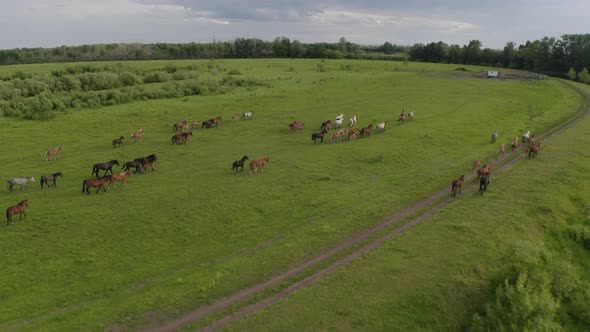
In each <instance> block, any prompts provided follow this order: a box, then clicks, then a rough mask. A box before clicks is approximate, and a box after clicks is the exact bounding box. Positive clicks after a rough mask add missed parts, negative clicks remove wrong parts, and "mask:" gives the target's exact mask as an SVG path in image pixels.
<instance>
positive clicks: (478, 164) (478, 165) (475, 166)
mask: <svg viewBox="0 0 590 332" xmlns="http://www.w3.org/2000/svg"><path fill="white" fill-rule="evenodd" d="M480 168H481V161H479V159H478V160H474V161H473V167H472V169H473V174H477V170H478V169H480Z"/></svg>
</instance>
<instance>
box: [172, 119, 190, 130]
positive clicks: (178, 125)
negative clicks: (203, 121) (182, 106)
mask: <svg viewBox="0 0 590 332" xmlns="http://www.w3.org/2000/svg"><path fill="white" fill-rule="evenodd" d="M188 127H189V124H188V122H187V121H186V120H183V121H181V122H176V123H175V124H174V126H172V131H179V130H182V131H184V130H185V128H187V129H188Z"/></svg>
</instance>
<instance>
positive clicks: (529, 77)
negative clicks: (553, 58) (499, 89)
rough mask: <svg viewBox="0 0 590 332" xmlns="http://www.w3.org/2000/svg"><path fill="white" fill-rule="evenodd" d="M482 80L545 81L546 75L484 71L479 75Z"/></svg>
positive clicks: (517, 71)
mask: <svg viewBox="0 0 590 332" xmlns="http://www.w3.org/2000/svg"><path fill="white" fill-rule="evenodd" d="M479 77H482V78H498V79H502V80H510V79H513V80H514V79H516V80H543V79H545V77H546V76H545V75H542V74H537V73H531V72H527V71H519V70H511V71H502V72H500V71H496V70H482V71H481V72H480V74H479Z"/></svg>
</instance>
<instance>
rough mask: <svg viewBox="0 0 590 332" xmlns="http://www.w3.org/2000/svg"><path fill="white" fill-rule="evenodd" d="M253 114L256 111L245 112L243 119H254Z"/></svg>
mask: <svg viewBox="0 0 590 332" xmlns="http://www.w3.org/2000/svg"><path fill="white" fill-rule="evenodd" d="M252 115H254V111H250V112H245V113H244V114H242V119H244V120H252Z"/></svg>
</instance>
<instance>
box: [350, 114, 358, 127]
mask: <svg viewBox="0 0 590 332" xmlns="http://www.w3.org/2000/svg"><path fill="white" fill-rule="evenodd" d="M355 124H356V114H355V115H353V116H352V118H350V120H348V126H349V127H352V126H354V125H355Z"/></svg>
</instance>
